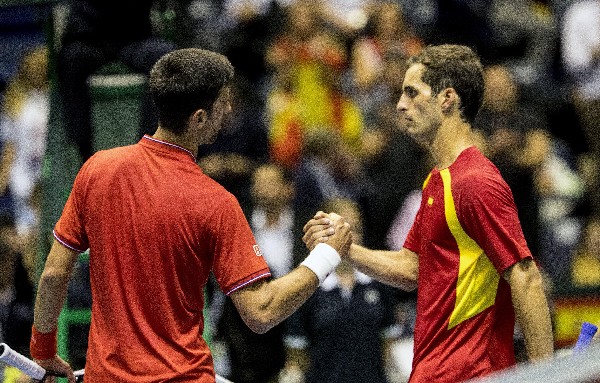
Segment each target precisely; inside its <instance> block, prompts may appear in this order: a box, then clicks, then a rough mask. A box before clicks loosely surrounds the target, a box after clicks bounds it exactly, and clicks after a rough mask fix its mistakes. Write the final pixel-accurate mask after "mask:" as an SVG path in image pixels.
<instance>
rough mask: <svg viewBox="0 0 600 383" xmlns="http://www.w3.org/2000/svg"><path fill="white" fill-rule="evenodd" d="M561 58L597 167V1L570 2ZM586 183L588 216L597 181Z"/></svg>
mask: <svg viewBox="0 0 600 383" xmlns="http://www.w3.org/2000/svg"><path fill="white" fill-rule="evenodd" d="M561 43H562V60H563V63H564V66H565V69H566V72H567V75H568V83H569V84H570V88H571V89H570V91H571V92H572V100H573V103H574V105H575V107H576V110H577V113H578V116H579V118H580V120H581V124H582V127H583V130H584V133H585V136H586V139H587V143H588V149H589V155H588V156H589V158H588V159H587V160H586V161H593V162H595V168H596V169H597V168H598V167H599V166H600V163H599V161H600V160H599V159H600V118H599V116H600V1H599V0H586V1H577V2H574V3H573V4H571V5H570V6H569V7H568V8H567V10H566V11H565V15H564V18H563V24H562V35H561ZM593 182H594V184H593V185H589V189H588V190H587V192H588V193H590V196H591V198H590V201H591V202H592V204H591V208H592V212H591V213H592V215H598V214H600V182H598V178H597V177H596V179H595V180H593Z"/></svg>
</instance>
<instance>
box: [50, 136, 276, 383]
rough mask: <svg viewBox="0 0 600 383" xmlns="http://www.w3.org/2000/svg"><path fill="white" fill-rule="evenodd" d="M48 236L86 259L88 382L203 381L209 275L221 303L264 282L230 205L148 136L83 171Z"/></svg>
mask: <svg viewBox="0 0 600 383" xmlns="http://www.w3.org/2000/svg"><path fill="white" fill-rule="evenodd" d="M54 236H55V238H56V239H57V240H58V241H59V242H61V243H62V244H63V245H65V246H67V247H69V248H72V249H74V250H77V251H84V250H86V249H87V248H89V249H90V283H91V289H92V320H91V325H90V333H89V341H88V350H87V358H86V366H85V375H86V380H89V381H90V382H95V383H114V382H121V383H135V382H140V383H141V382H143V383H149V382H164V381H178V382H202V383H209V382H214V381H215V377H214V369H213V361H212V356H211V353H210V350H209V348H208V345H207V344H206V342H205V341H204V339H203V338H202V332H203V328H204V317H203V306H204V286H205V285H206V283H207V281H208V277H209V273H210V272H213V274H214V276H215V279H216V280H217V282H218V284H219V286H220V288H221V289H222V290H223V291H224V292H225V293H226V294H229V293H231V292H233V291H235V290H237V289H239V288H242V287H243V286H245V285H247V284H249V283H253V282H254V281H256V280H259V279H262V278H266V277H269V276H270V275H271V274H270V271H269V268H268V266H267V263H266V262H265V260H264V259H263V257H262V256H261V253H260V250H259V248H258V246H257V245H256V240H255V239H254V236H253V234H252V232H251V230H250V226H249V225H248V222H247V221H246V218H245V217H244V214H243V213H242V209H241V208H240V206H239V204H238V202H237V200H236V199H235V197H234V196H233V195H232V194H230V193H229V192H227V191H226V190H225V189H224V188H223V187H222V186H221V185H219V184H218V183H217V182H215V181H213V180H212V179H210V178H209V177H208V176H206V175H205V174H203V172H202V171H201V169H200V167H198V165H197V164H196V162H195V159H194V156H193V154H192V153H191V152H189V151H187V150H186V149H184V148H182V147H179V146H176V145H173V144H170V143H168V142H164V141H159V140H156V139H154V138H152V137H150V136H144V137H143V138H142V139H141V140H140V142H139V143H137V144H135V145H131V146H126V147H121V148H115V149H110V150H106V151H101V152H98V153H96V154H95V155H94V156H93V157H92V158H90V160H88V161H87V162H86V163H85V164H84V166H83V167H82V169H81V170H80V172H79V174H78V175H77V178H76V180H75V183H74V185H73V190H72V192H71V195H70V196H69V198H68V200H67V203H66V205H65V208H64V210H63V213H62V215H61V217H60V219H59V221H58V223H57V224H56V226H55V228H54Z"/></svg>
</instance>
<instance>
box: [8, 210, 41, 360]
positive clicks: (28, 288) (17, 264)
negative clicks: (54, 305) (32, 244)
mask: <svg viewBox="0 0 600 383" xmlns="http://www.w3.org/2000/svg"><path fill="white" fill-rule="evenodd" d="M33 274H34V271H33V264H31V263H30V262H28V261H27V260H26V259H25V258H24V257H23V253H22V251H21V243H20V241H19V239H18V236H17V234H16V232H15V227H14V222H13V221H12V220H11V219H10V218H9V217H4V216H3V217H0V342H4V343H7V344H8V345H10V347H11V348H12V349H14V350H15V351H17V352H20V353H21V354H23V355H29V338H30V336H31V326H32V325H33V282H32V281H33Z"/></svg>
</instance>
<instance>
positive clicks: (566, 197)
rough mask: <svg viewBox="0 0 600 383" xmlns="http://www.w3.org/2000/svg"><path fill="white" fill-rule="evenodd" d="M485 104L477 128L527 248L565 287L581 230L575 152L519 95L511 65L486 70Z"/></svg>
mask: <svg viewBox="0 0 600 383" xmlns="http://www.w3.org/2000/svg"><path fill="white" fill-rule="evenodd" d="M484 76H485V84H486V85H485V86H486V88H485V92H484V103H483V107H482V109H481V110H480V112H479V114H478V116H477V118H476V121H475V127H476V128H477V129H478V130H480V131H482V132H483V133H484V136H485V138H486V145H485V146H486V147H485V152H486V154H487V155H488V156H489V158H490V159H491V160H492V161H493V162H494V164H495V165H496V166H497V167H498V169H499V170H500V172H501V173H502V176H503V177H504V179H505V180H506V182H507V183H508V185H509V186H510V188H511V191H512V193H513V197H514V199H515V205H516V206H517V209H518V214H519V220H520V221H521V226H522V228H523V233H524V235H525V238H526V240H527V244H528V246H529V248H530V250H531V252H532V254H534V257H536V258H537V259H539V261H540V264H541V266H542V269H543V270H544V271H545V272H546V273H548V275H549V276H550V278H551V280H552V282H553V283H555V284H558V285H561V284H564V283H565V282H567V281H568V279H565V278H566V277H567V276H568V275H567V274H568V273H567V272H566V271H567V269H568V267H567V265H569V264H570V259H569V258H570V255H569V254H570V253H571V249H572V246H573V245H574V240H575V238H576V236H577V233H578V230H579V224H578V220H577V218H576V216H575V213H576V208H577V206H578V203H579V200H580V199H581V189H582V186H581V180H580V178H579V175H578V173H577V171H576V161H575V160H574V158H573V154H572V153H571V151H570V148H569V147H568V146H566V145H565V144H564V142H562V141H560V140H558V139H557V138H556V137H554V136H552V135H551V134H550V133H549V132H548V130H547V123H546V116H545V115H544V114H543V113H541V112H540V111H539V110H538V109H536V108H535V107H533V106H530V105H529V104H528V103H526V102H524V100H523V99H522V98H521V97H520V88H519V84H518V83H517V82H516V81H515V80H514V77H513V75H512V73H511V72H510V71H509V69H508V68H507V67H506V66H502V65H493V66H489V67H486V69H485V73H484Z"/></svg>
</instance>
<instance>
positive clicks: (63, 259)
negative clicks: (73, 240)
mask: <svg viewBox="0 0 600 383" xmlns="http://www.w3.org/2000/svg"><path fill="white" fill-rule="evenodd" d="M79 254H80V252H79V251H76V250H73V249H71V248H68V247H66V246H65V245H63V244H62V243H60V242H59V241H57V240H56V239H55V240H54V242H53V243H52V248H51V249H50V253H48V258H47V259H46V266H45V268H44V271H46V270H47V271H53V272H57V273H68V274H70V273H71V271H72V270H73V267H74V265H75V262H76V261H77V258H78V256H79Z"/></svg>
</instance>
